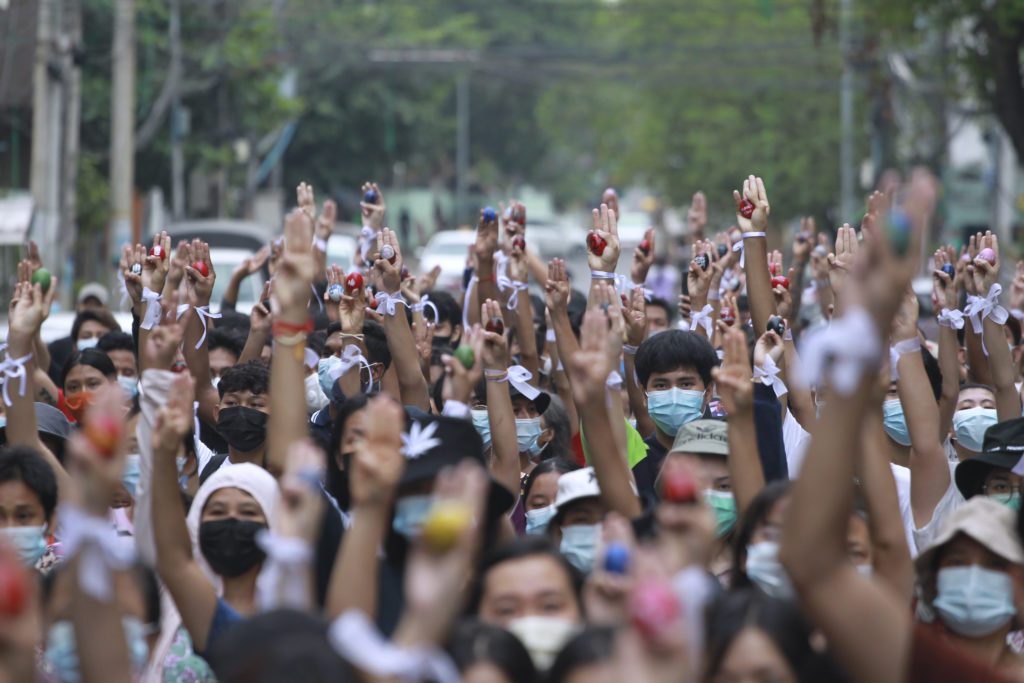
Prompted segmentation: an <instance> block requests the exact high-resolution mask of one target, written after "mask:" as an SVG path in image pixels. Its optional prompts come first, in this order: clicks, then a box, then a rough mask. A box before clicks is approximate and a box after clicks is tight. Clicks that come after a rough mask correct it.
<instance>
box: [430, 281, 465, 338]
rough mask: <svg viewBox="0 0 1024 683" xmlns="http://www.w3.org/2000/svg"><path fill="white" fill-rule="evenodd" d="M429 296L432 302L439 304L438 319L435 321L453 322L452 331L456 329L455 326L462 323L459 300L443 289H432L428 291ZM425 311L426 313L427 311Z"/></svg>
mask: <svg viewBox="0 0 1024 683" xmlns="http://www.w3.org/2000/svg"><path fill="white" fill-rule="evenodd" d="M427 296H428V297H430V302H431V303H432V304H434V305H435V306H437V320H435V321H434V322H435V323H437V324H440V323H451V326H452V331H455V326H456V325H461V324H462V309H461V308H459V302H457V301H456V300H455V297H453V296H452V295H451V294H449V293H448V292H446V291H444V290H443V289H434V290H431V291H429V292H427ZM427 310H429V309H427ZM423 313H424V315H426V311H424V312H423Z"/></svg>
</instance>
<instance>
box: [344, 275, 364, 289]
mask: <svg viewBox="0 0 1024 683" xmlns="http://www.w3.org/2000/svg"><path fill="white" fill-rule="evenodd" d="M362 288H363V276H362V275H360V274H359V273H357V272H355V271H352V272H351V273H349V274H348V275H347V276H346V277H345V293H346V294H348V295H352V294H354V293H356V292H358V291H359V290H360V289H362Z"/></svg>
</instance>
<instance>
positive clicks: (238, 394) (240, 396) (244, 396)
mask: <svg viewBox="0 0 1024 683" xmlns="http://www.w3.org/2000/svg"><path fill="white" fill-rule="evenodd" d="M228 396H230V397H231V398H233V399H235V400H236V401H248V400H250V399H253V398H266V397H267V395H266V394H264V393H259V394H254V393H253V392H251V391H250V390H248V389H238V390H236V391H225V392H224V398H227V397H228Z"/></svg>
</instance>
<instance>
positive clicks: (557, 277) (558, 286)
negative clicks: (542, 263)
mask: <svg viewBox="0 0 1024 683" xmlns="http://www.w3.org/2000/svg"><path fill="white" fill-rule="evenodd" d="M569 291H570V290H569V275H568V273H566V270H565V261H563V260H562V259H560V258H556V259H551V260H550V261H548V279H547V282H545V283H544V293H545V297H544V299H545V303H546V305H547V307H548V310H550V311H551V312H552V313H555V312H559V313H564V312H566V311H567V310H568V306H569Z"/></svg>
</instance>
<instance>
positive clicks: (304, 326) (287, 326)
mask: <svg viewBox="0 0 1024 683" xmlns="http://www.w3.org/2000/svg"><path fill="white" fill-rule="evenodd" d="M270 329H271V333H272V334H273V335H274V336H275V337H276V336H278V335H280V334H295V333H296V332H304V333H307V334H308V333H310V332H312V331H313V321H312V320H310V319H309V318H306V322H304V323H301V324H299V323H290V322H287V321H284V320H275V321H274V324H273V326H272V327H271V328H270Z"/></svg>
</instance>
